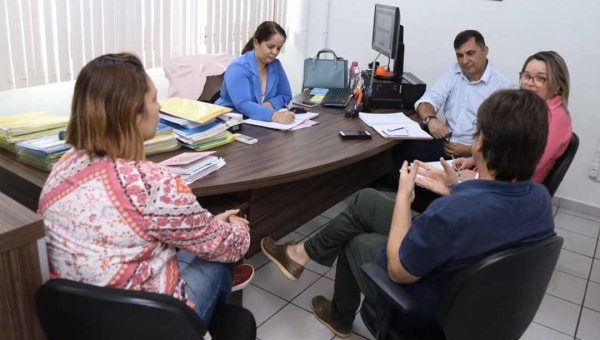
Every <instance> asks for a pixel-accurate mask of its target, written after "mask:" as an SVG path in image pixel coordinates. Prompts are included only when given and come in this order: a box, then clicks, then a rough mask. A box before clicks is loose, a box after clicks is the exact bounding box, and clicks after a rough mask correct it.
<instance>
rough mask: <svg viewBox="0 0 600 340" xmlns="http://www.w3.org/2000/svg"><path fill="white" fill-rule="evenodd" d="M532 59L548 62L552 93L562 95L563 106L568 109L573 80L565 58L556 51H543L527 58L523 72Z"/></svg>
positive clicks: (549, 84)
mask: <svg viewBox="0 0 600 340" xmlns="http://www.w3.org/2000/svg"><path fill="white" fill-rule="evenodd" d="M532 60H539V61H543V62H544V63H545V64H546V69H547V72H548V80H547V81H548V89H549V90H550V92H551V93H554V94H558V95H560V97H561V98H562V102H563V106H564V107H565V109H567V106H568V104H569V89H570V83H571V80H570V77H569V69H568V68H567V63H566V62H565V60H564V59H563V58H562V57H561V56H560V55H559V54H558V53H556V52H554V51H541V52H538V53H536V54H534V55H532V56H530V57H529V58H527V60H525V64H523V69H521V72H524V71H525V67H527V64H529V62H530V61H532Z"/></svg>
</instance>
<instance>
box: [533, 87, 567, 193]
mask: <svg viewBox="0 0 600 340" xmlns="http://www.w3.org/2000/svg"><path fill="white" fill-rule="evenodd" d="M548 108H549V114H548V119H549V124H550V126H549V129H548V143H547V144H546V150H544V154H543V155H542V159H541V160H540V162H539V164H538V166H537V168H536V169H535V173H534V174H533V177H532V180H533V181H534V182H536V183H543V182H544V180H545V179H546V176H548V173H550V170H552V167H553V166H554V164H555V163H556V160H557V159H558V158H559V157H560V156H562V154H563V153H564V152H565V150H566V149H567V146H568V145H569V142H570V141H571V135H572V133H573V126H572V125H571V117H570V116H569V115H568V114H567V111H566V110H565V107H564V106H563V102H562V98H561V97H560V96H559V95H556V96H554V97H553V98H552V99H550V100H548Z"/></svg>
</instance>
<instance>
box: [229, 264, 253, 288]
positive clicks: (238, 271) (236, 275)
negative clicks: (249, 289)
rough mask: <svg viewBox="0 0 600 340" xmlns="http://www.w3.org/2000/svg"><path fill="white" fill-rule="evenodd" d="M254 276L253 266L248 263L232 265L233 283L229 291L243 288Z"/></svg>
mask: <svg viewBox="0 0 600 340" xmlns="http://www.w3.org/2000/svg"><path fill="white" fill-rule="evenodd" d="M253 277H254V267H252V266H251V265H249V264H240V265H238V266H235V267H233V283H232V285H231V291H232V292H235V291H236V290H240V289H244V288H245V287H246V286H247V285H248V284H249V283H250V281H252V278H253Z"/></svg>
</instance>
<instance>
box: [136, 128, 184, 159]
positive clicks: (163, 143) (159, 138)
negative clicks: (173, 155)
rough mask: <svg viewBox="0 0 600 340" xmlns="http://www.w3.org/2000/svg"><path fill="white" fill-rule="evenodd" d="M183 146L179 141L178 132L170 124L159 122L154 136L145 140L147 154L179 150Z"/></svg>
mask: <svg viewBox="0 0 600 340" xmlns="http://www.w3.org/2000/svg"><path fill="white" fill-rule="evenodd" d="M180 147H181V145H180V144H179V142H178V141H177V134H175V133H174V132H173V128H171V127H170V126H168V125H165V124H161V123H158V126H157V127H156V135H155V136H154V138H152V139H150V140H147V141H145V142H144V150H145V152H146V156H152V155H157V154H160V153H163V152H169V151H173V150H177V149H179V148H180Z"/></svg>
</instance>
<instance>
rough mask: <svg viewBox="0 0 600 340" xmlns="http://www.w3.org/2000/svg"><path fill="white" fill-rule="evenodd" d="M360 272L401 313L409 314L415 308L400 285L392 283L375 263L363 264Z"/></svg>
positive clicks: (411, 299) (415, 304) (414, 304)
mask: <svg viewBox="0 0 600 340" xmlns="http://www.w3.org/2000/svg"><path fill="white" fill-rule="evenodd" d="M361 269H362V271H363V272H364V273H365V275H366V276H367V277H368V278H369V280H371V281H372V282H373V283H374V284H375V285H376V286H377V288H379V290H381V291H382V292H383V293H384V296H385V297H387V298H388V299H389V301H391V302H392V303H393V304H394V305H395V306H396V308H398V309H399V310H400V311H401V312H402V313H405V314H406V313H410V312H412V311H414V310H415V309H416V307H417V303H416V302H415V300H414V299H413V298H412V297H411V296H410V295H409V294H408V293H407V292H406V291H405V290H404V288H402V286H401V285H399V284H397V283H395V282H394V281H392V280H391V279H390V278H389V276H388V273H386V272H385V270H383V269H382V268H381V267H379V266H378V265H377V264H375V263H365V264H363V265H362V266H361Z"/></svg>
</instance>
